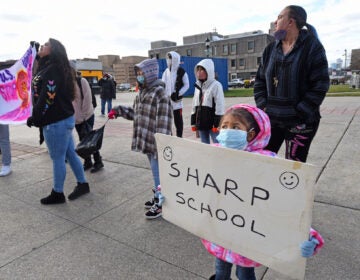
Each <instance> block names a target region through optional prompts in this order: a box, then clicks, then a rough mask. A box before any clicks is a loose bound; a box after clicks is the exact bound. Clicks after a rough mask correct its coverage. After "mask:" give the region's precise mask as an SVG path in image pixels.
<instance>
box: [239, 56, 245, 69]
mask: <svg viewBox="0 0 360 280" xmlns="http://www.w3.org/2000/svg"><path fill="white" fill-rule="evenodd" d="M239 67H242V68H244V67H245V58H240V59H239Z"/></svg>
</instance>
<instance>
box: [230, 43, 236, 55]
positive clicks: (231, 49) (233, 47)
mask: <svg viewBox="0 0 360 280" xmlns="http://www.w3.org/2000/svg"><path fill="white" fill-rule="evenodd" d="M230 52H231V53H232V54H236V44H231V46H230Z"/></svg>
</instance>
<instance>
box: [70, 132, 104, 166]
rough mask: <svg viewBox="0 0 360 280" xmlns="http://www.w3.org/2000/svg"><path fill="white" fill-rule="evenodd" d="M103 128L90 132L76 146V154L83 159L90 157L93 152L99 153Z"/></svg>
mask: <svg viewBox="0 0 360 280" xmlns="http://www.w3.org/2000/svg"><path fill="white" fill-rule="evenodd" d="M104 128H105V125H103V126H102V127H100V128H98V129H95V130H92V131H90V132H89V133H88V134H86V135H85V137H84V138H83V139H82V140H81V141H80V142H79V144H78V145H77V146H76V149H75V151H76V153H77V154H78V155H79V156H80V157H82V158H83V159H85V158H88V157H90V156H91V155H92V154H93V153H94V152H96V151H99V150H100V149H101V146H102V140H103V136H104Z"/></svg>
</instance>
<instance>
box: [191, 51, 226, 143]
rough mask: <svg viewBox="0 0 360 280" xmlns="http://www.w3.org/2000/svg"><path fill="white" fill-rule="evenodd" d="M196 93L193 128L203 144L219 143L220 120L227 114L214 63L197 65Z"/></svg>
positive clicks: (193, 105) (193, 104) (202, 62)
mask: <svg viewBox="0 0 360 280" xmlns="http://www.w3.org/2000/svg"><path fill="white" fill-rule="evenodd" d="M194 72H195V77H196V83H195V92H194V97H193V102H192V111H191V128H192V130H193V131H197V132H198V133H199V136H200V140H201V142H202V143H206V144H210V136H211V139H212V141H213V143H218V142H217V140H216V136H217V135H218V134H219V131H218V127H219V123H220V119H221V117H222V115H223V114H224V112H225V98H224V91H223V87H222V85H221V83H220V82H219V81H217V80H216V79H215V67H214V62H213V61H212V60H211V59H208V58H207V59H203V60H201V61H200V62H199V63H198V64H196V66H195V69H194Z"/></svg>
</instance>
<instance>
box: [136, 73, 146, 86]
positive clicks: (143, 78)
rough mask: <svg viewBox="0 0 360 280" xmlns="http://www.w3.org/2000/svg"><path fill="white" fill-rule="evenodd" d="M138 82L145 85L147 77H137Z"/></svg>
mask: <svg viewBox="0 0 360 280" xmlns="http://www.w3.org/2000/svg"><path fill="white" fill-rule="evenodd" d="M136 80H137V81H138V82H139V84H141V85H142V84H143V83H144V81H145V77H144V76H142V75H141V76H136Z"/></svg>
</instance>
